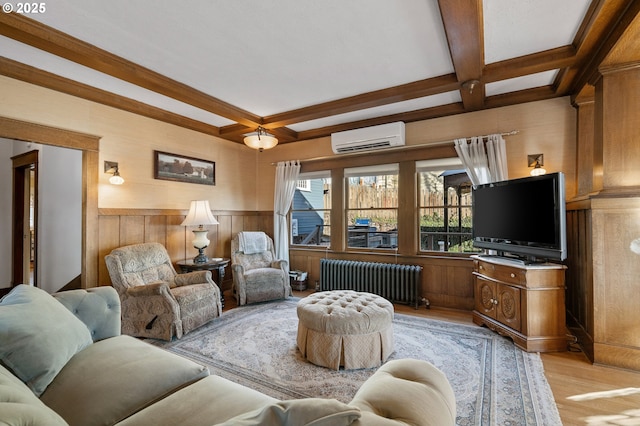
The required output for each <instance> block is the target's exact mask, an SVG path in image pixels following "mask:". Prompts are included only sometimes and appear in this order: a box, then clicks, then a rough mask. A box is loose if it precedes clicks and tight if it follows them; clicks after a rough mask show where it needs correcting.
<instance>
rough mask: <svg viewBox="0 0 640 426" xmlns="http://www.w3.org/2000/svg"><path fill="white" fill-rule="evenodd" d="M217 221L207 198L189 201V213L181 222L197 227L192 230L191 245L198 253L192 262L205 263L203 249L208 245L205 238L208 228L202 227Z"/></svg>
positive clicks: (207, 240) (214, 223)
mask: <svg viewBox="0 0 640 426" xmlns="http://www.w3.org/2000/svg"><path fill="white" fill-rule="evenodd" d="M218 223H219V222H218V221H217V220H216V218H215V217H213V214H211V207H209V201H208V200H202V201H191V206H190V207H189V213H188V214H187V217H186V218H185V219H184V221H183V222H182V226H197V227H198V229H194V230H193V236H194V238H193V241H192V244H193V247H194V248H197V249H198V255H197V256H196V257H194V258H193V263H206V262H207V261H208V260H209V259H208V258H207V256H206V255H205V254H204V249H206V248H207V247H208V246H209V242H210V241H209V239H208V238H207V233H208V232H209V231H208V230H206V229H204V225H218Z"/></svg>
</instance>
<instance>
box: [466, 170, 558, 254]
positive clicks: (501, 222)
mask: <svg viewBox="0 0 640 426" xmlns="http://www.w3.org/2000/svg"><path fill="white" fill-rule="evenodd" d="M472 197H473V204H472V206H473V207H472V210H473V245H474V246H475V247H479V248H484V249H489V250H496V251H497V254H498V255H499V256H513V257H517V258H521V259H522V260H523V261H525V262H526V263H532V262H538V261H546V260H556V261H562V260H564V259H566V257H567V238H566V208H565V189H564V174H562V173H550V174H546V175H542V176H533V177H526V178H521V179H513V180H506V181H502V182H494V183H488V184H483V185H477V186H476V187H475V188H474V189H473V192H472Z"/></svg>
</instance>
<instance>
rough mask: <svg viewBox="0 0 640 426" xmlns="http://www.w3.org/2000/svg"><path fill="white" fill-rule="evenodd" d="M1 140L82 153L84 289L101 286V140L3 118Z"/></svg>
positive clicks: (97, 137)
mask: <svg viewBox="0 0 640 426" xmlns="http://www.w3.org/2000/svg"><path fill="white" fill-rule="evenodd" d="M0 138H7V139H16V140H21V141H25V142H35V143H39V144H43V145H51V146H57V147H62V148H70V149H78V150H81V151H82V252H81V256H82V260H81V282H82V284H81V285H82V288H88V287H97V286H98V285H99V283H98V176H99V175H98V169H99V167H98V164H99V152H98V151H99V147H100V136H95V135H89V134H85V133H80V132H74V131H70V130H64V129H59V128H56V127H51V126H46V125H42V124H37V123H30V122H27V121H21V120H15V119H12V118H7V117H1V116H0Z"/></svg>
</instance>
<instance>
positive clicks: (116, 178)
mask: <svg viewBox="0 0 640 426" xmlns="http://www.w3.org/2000/svg"><path fill="white" fill-rule="evenodd" d="M109 183H110V184H112V185H122V184H123V183H124V179H123V178H122V176H120V173H119V172H118V169H116V171H115V172H113V176H111V177H110V178H109Z"/></svg>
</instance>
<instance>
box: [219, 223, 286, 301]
mask: <svg viewBox="0 0 640 426" xmlns="http://www.w3.org/2000/svg"><path fill="white" fill-rule="evenodd" d="M287 267H288V262H287V261H286V260H279V259H275V250H274V248H273V240H272V239H271V238H270V237H269V236H268V235H267V234H265V233H264V232H239V233H238V234H237V235H236V236H235V237H234V238H233V240H232V241H231V270H232V272H233V295H234V297H235V298H236V300H237V301H238V305H246V304H248V303H256V302H264V301H267V300H275V299H284V298H286V297H289V296H291V285H290V284H289V274H288V273H287Z"/></svg>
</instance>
